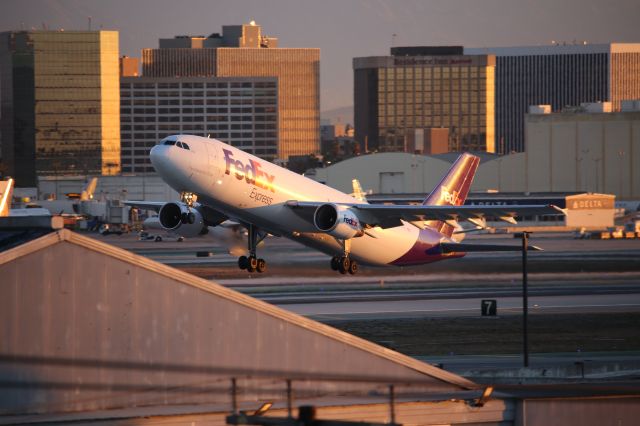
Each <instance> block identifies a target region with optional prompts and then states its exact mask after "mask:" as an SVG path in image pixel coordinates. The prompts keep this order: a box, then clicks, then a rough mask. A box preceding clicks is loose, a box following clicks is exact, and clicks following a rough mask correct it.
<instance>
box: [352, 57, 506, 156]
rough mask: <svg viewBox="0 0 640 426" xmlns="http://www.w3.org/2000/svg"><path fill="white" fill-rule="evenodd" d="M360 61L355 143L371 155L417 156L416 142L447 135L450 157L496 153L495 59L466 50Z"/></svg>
mask: <svg viewBox="0 0 640 426" xmlns="http://www.w3.org/2000/svg"><path fill="white" fill-rule="evenodd" d="M391 53H392V56H380V57H365V58H354V61H353V68H354V80H355V81H354V94H355V99H354V113H355V137H356V140H357V141H358V142H360V144H361V145H362V147H363V148H364V149H366V150H368V151H376V150H378V151H413V148H414V147H415V146H417V145H418V144H417V142H416V138H419V137H421V136H422V135H425V134H428V133H429V132H430V131H431V130H432V129H446V131H447V132H448V145H449V146H448V149H449V150H450V151H487V152H494V151H495V146H494V143H493V142H494V135H493V132H494V124H493V115H494V111H493V108H494V69H495V61H494V57H493V56H491V55H462V48H461V47H411V48H393V49H392V52H391Z"/></svg>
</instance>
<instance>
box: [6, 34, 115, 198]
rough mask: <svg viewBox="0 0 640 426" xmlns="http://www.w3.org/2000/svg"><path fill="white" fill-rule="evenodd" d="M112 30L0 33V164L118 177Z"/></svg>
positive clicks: (17, 173) (26, 182)
mask: <svg viewBox="0 0 640 426" xmlns="http://www.w3.org/2000/svg"><path fill="white" fill-rule="evenodd" d="M118 71H119V70H118V32H117V31H62V30H61V31H12V32H3V33H0V96H1V99H2V101H1V108H2V110H1V112H0V123H1V124H0V126H1V134H2V139H1V144H2V160H3V162H5V163H6V165H7V168H8V171H7V172H8V174H11V175H13V176H14V177H15V178H16V183H17V184H18V185H22V186H35V185H36V175H37V174H49V175H54V174H105V175H111V174H117V173H119V172H120V113H119V112H120V92H119V90H118V74H119V72H118Z"/></svg>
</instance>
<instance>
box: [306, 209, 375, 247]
mask: <svg viewBox="0 0 640 426" xmlns="http://www.w3.org/2000/svg"><path fill="white" fill-rule="evenodd" d="M313 223H314V224H315V225H316V228H318V230H320V231H322V232H326V233H327V234H329V235H332V236H334V237H336V238H339V239H341V240H348V239H349V238H354V237H360V236H362V235H363V230H362V225H361V223H360V220H359V219H358V216H356V214H355V213H354V212H353V211H351V210H350V209H349V208H348V207H344V206H340V205H336V204H330V203H328V204H323V205H321V206H319V207H318V208H317V209H316V211H315V213H314V214H313Z"/></svg>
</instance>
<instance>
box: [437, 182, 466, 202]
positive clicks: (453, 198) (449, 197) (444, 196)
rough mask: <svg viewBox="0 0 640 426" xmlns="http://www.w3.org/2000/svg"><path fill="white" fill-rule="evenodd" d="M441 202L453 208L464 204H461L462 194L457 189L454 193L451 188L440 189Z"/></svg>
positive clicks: (442, 187) (443, 187)
mask: <svg viewBox="0 0 640 426" xmlns="http://www.w3.org/2000/svg"><path fill="white" fill-rule="evenodd" d="M440 201H442V202H444V203H446V204H450V205H452V206H458V205H460V204H462V203H461V202H460V201H461V200H460V192H458V191H456V190H455V189H454V190H453V191H449V188H447V187H446V186H441V187H440Z"/></svg>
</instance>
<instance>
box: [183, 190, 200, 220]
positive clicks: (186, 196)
mask: <svg viewBox="0 0 640 426" xmlns="http://www.w3.org/2000/svg"><path fill="white" fill-rule="evenodd" d="M180 201H182V202H183V203H185V204H186V205H187V212H186V213H182V215H181V216H180V220H181V221H182V223H183V224H187V223H188V224H194V223H195V221H196V215H195V214H193V212H192V211H191V209H192V208H193V206H194V205H195V203H196V201H198V196H197V195H196V194H194V193H193V192H181V193H180Z"/></svg>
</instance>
